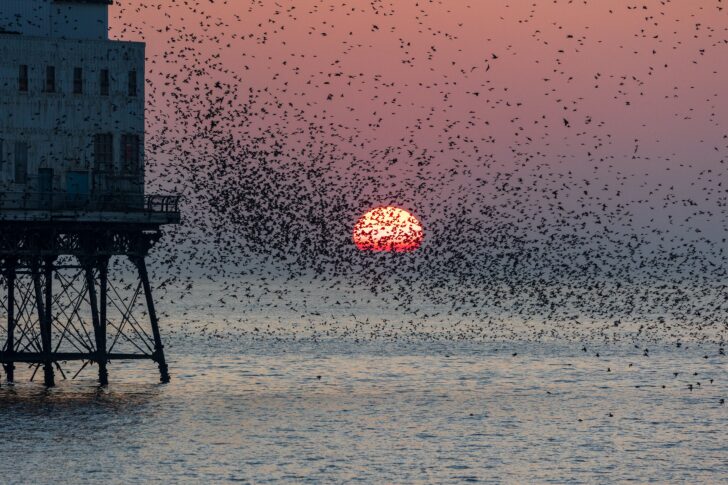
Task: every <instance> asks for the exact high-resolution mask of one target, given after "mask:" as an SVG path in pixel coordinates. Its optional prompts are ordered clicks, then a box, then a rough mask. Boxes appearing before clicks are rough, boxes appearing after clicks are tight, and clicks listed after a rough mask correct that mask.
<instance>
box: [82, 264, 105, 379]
mask: <svg viewBox="0 0 728 485" xmlns="http://www.w3.org/2000/svg"><path fill="white" fill-rule="evenodd" d="M85 272H86V286H87V288H88V298H89V301H90V303H91V322H92V325H93V327H94V338H95V340H96V352H95V353H96V359H95V360H96V363H97V364H98V365H99V384H100V385H102V386H106V385H108V384H109V375H108V371H107V369H106V325H103V326H102V325H101V319H100V318H99V301H98V298H97V296H96V279H95V278H94V268H93V266H92V265H91V263H87V264H86V269H85ZM104 313H106V312H104Z"/></svg>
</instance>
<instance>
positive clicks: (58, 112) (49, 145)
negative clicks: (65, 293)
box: [0, 0, 144, 209]
mask: <svg viewBox="0 0 728 485" xmlns="http://www.w3.org/2000/svg"><path fill="white" fill-rule="evenodd" d="M110 4H111V0H0V208H2V207H6V208H7V207H11V206H13V205H18V207H17V208H29V209H30V208H33V207H32V206H34V205H38V206H41V207H42V206H43V205H49V204H50V205H54V206H59V208H66V207H70V206H73V204H74V203H76V204H85V203H87V202H88V201H89V200H97V201H98V200H105V201H107V202H108V201H114V203H116V204H121V205H122V206H123V205H126V206H128V208H130V209H132V208H134V207H137V206H140V205H141V204H143V198H144V44H142V43H136V42H118V41H110V40H108V7H109V5H110ZM21 205H22V207H21ZM41 207H39V208H41ZM119 208H123V207H119Z"/></svg>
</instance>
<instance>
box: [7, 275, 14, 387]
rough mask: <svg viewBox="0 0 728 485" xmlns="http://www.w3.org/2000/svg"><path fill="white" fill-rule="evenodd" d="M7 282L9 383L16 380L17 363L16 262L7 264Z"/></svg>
mask: <svg viewBox="0 0 728 485" xmlns="http://www.w3.org/2000/svg"><path fill="white" fill-rule="evenodd" d="M5 271H6V273H5V281H6V283H7V285H8V308H7V310H8V340H7V346H6V351H5V352H6V354H7V355H8V356H9V357H10V360H9V361H8V362H6V363H5V375H6V376H7V379H8V382H13V381H14V380H15V362H13V360H12V358H13V354H15V261H9V262H7V263H6V268H5Z"/></svg>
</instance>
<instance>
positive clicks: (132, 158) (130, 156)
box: [121, 135, 140, 174]
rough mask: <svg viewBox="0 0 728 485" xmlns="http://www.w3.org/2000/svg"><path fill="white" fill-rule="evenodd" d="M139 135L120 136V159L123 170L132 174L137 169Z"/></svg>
mask: <svg viewBox="0 0 728 485" xmlns="http://www.w3.org/2000/svg"><path fill="white" fill-rule="evenodd" d="M139 152H140V146H139V135H122V136H121V161H122V164H123V167H124V172H126V173H128V174H134V173H137V172H138V171H139Z"/></svg>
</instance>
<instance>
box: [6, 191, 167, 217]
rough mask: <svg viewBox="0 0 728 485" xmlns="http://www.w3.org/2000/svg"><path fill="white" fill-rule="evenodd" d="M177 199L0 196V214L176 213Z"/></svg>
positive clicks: (113, 195)
mask: <svg viewBox="0 0 728 485" xmlns="http://www.w3.org/2000/svg"><path fill="white" fill-rule="evenodd" d="M179 201H180V196H179V195H156V194H155V195H143V194H139V193H118V192H117V193H111V194H69V193H64V192H0V212H2V211H52V212H56V211H87V212H151V213H178V212H179Z"/></svg>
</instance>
